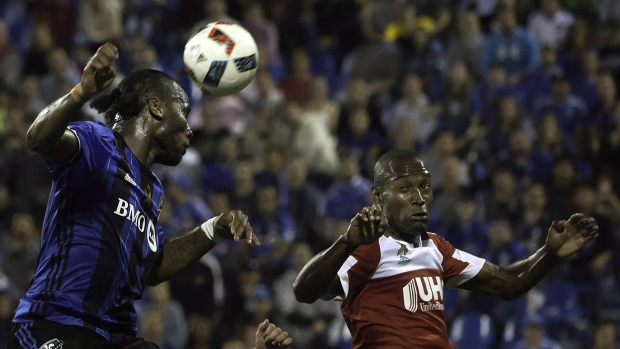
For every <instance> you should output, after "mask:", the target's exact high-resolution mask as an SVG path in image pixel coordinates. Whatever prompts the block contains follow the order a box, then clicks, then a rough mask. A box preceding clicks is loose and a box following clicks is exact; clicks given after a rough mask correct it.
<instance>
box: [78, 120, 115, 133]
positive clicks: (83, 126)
mask: <svg viewBox="0 0 620 349" xmlns="http://www.w3.org/2000/svg"><path fill="white" fill-rule="evenodd" d="M68 127H69V129H71V130H74V131H77V132H83V133H86V134H97V135H101V136H111V135H112V130H110V128H109V127H107V126H106V125H105V124H103V123H102V122H99V121H73V122H70V123H69V126H68Z"/></svg>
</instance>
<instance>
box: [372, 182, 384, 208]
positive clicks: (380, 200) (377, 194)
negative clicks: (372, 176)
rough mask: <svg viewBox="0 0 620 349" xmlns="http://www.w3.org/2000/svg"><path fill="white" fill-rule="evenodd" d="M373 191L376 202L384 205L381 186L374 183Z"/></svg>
mask: <svg viewBox="0 0 620 349" xmlns="http://www.w3.org/2000/svg"><path fill="white" fill-rule="evenodd" d="M371 191H372V199H373V201H374V202H375V204H379V205H383V195H381V192H380V191H379V188H377V187H375V186H374V185H373V186H372V190H371Z"/></svg>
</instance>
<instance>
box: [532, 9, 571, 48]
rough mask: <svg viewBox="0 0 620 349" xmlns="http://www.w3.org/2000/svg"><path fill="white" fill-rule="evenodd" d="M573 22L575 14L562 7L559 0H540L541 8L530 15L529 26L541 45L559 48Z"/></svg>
mask: <svg viewBox="0 0 620 349" xmlns="http://www.w3.org/2000/svg"><path fill="white" fill-rule="evenodd" d="M573 22H574V19H573V15H572V14H571V13H570V12H568V11H566V10H565V9H563V8H561V7H560V1H559V0H540V10H539V11H534V12H533V13H532V14H531V15H530V18H529V20H528V24H527V27H528V29H529V30H530V32H532V34H534V38H536V41H537V42H538V44H539V45H540V46H549V47H553V48H558V47H560V46H562V45H563V44H564V41H565V40H566V33H567V32H568V28H570V26H571V25H572V24H573Z"/></svg>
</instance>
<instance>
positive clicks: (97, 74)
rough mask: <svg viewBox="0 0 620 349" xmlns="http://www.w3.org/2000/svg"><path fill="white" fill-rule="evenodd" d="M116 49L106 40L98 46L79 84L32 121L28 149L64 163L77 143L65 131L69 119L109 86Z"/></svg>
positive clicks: (75, 139)
mask: <svg viewBox="0 0 620 349" xmlns="http://www.w3.org/2000/svg"><path fill="white" fill-rule="evenodd" d="M117 58H118V49H117V48H116V46H114V45H113V44H110V43H106V44H104V45H102V46H101V47H100V48H99V49H98V50H97V52H96V53H95V54H94V55H93V56H92V57H91V59H90V61H88V63H87V64H86V67H85V68H84V72H83V73H82V79H81V81H80V83H79V84H78V85H77V86H75V88H73V90H71V93H69V94H67V95H65V96H63V97H61V98H60V99H58V100H57V101H55V102H54V103H52V104H50V105H49V106H48V107H47V108H45V109H43V111H41V113H40V114H39V115H38V116H37V118H36V119H35V120H34V122H33V123H32V125H31V126H30V128H29V129H28V133H27V145H28V149H30V150H32V151H34V152H37V153H39V154H40V155H41V156H42V157H43V158H44V159H46V160H49V161H52V162H67V161H69V160H71V159H72V158H73V156H74V155H75V154H76V153H77V151H78V147H79V143H78V139H77V137H76V136H75V134H73V132H71V131H69V130H67V126H68V125H69V122H70V121H71V118H72V117H73V116H74V115H75V114H76V113H77V111H78V110H79V109H80V108H81V107H82V106H83V105H84V103H86V102H87V101H88V100H89V99H90V98H92V97H93V96H94V95H95V94H97V93H98V92H100V91H102V90H103V89H105V88H107V87H108V86H110V84H111V83H112V81H113V80H114V77H115V74H114V71H113V70H112V68H111V65H112V63H113V62H114V60H115V59H117Z"/></svg>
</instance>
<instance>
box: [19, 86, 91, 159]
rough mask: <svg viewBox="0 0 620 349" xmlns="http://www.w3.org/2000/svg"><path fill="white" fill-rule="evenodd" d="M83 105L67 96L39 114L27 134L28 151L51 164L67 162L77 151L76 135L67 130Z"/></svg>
mask: <svg viewBox="0 0 620 349" xmlns="http://www.w3.org/2000/svg"><path fill="white" fill-rule="evenodd" d="M82 105H83V103H81V102H78V101H76V99H74V98H72V97H71V95H70V94H67V95H65V96H63V97H61V98H60V99H58V100H57V101H55V102H54V103H52V104H50V105H49V106H47V107H46V108H45V109H43V110H42V111H41V113H39V115H38V116H37V118H36V119H35V120H34V122H33V123H32V125H31V126H30V128H29V129H28V133H27V145H28V149H30V150H32V151H34V152H36V153H39V154H40V155H41V156H42V157H43V158H44V159H46V160H48V161H52V162H67V161H69V160H71V159H72V158H73V156H74V155H75V154H76V153H77V151H78V147H79V144H78V140H77V137H76V135H75V134H74V133H73V132H71V131H69V130H67V126H68V125H69V122H70V121H71V119H72V117H73V116H74V115H75V114H76V113H77V112H78V111H79V110H80V108H81V107H82Z"/></svg>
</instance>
